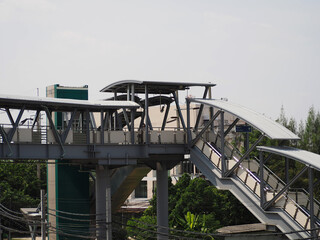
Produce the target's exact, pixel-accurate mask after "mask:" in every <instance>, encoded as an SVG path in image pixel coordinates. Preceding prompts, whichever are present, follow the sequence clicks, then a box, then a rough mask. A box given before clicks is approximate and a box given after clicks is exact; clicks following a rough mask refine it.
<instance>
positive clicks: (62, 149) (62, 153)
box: [42, 106, 65, 158]
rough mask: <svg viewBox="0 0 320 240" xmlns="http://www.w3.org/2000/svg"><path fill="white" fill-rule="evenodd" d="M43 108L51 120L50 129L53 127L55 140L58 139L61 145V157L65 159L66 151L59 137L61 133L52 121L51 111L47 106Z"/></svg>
mask: <svg viewBox="0 0 320 240" xmlns="http://www.w3.org/2000/svg"><path fill="white" fill-rule="evenodd" d="M42 107H43V109H44V110H45V112H46V114H47V118H48V120H49V124H50V127H51V129H52V131H53V136H54V138H55V139H56V141H57V142H58V143H59V145H60V147H61V156H60V157H61V158H63V157H64V155H65V150H64V147H63V143H62V141H61V138H60V135H59V133H58V131H57V129H56V127H55V125H54V123H53V121H52V118H51V114H50V111H49V109H48V108H47V107H46V106H42Z"/></svg>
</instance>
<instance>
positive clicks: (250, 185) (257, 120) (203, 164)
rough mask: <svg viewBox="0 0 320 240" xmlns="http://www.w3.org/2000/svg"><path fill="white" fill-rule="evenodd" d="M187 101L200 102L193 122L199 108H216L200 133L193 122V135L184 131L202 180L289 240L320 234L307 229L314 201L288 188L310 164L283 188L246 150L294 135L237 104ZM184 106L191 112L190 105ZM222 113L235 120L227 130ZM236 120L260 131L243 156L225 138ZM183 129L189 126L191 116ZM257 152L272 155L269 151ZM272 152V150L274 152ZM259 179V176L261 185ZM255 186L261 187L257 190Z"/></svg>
mask: <svg viewBox="0 0 320 240" xmlns="http://www.w3.org/2000/svg"><path fill="white" fill-rule="evenodd" d="M191 102H195V103H198V104H201V107H200V110H199V116H198V118H197V121H199V119H200V114H201V109H202V107H203V106H204V105H207V106H209V107H210V108H211V109H213V108H214V110H215V114H213V111H211V112H212V113H210V114H211V117H210V120H209V121H208V123H207V124H206V125H205V126H204V127H203V128H202V130H201V131H199V132H198V129H197V126H198V122H197V123H196V125H195V128H194V130H193V133H191V131H190V132H189V133H188V137H189V141H190V156H191V158H190V160H191V161H192V162H193V163H194V164H195V165H196V167H197V168H198V169H199V170H200V171H201V172H202V173H203V174H204V175H205V176H206V177H207V179H209V180H210V181H211V182H212V183H213V184H214V185H215V186H216V187H217V188H219V189H223V190H230V191H231V192H232V193H233V195H234V196H235V197H237V198H238V199H239V200H240V201H241V202H242V204H243V205H244V206H246V207H247V209H248V210H249V211H251V212H252V213H253V214H254V215H255V216H256V218H257V219H258V220H259V221H261V222H262V223H265V224H271V225H276V226H277V227H278V229H279V230H280V231H282V232H283V233H286V236H287V237H288V238H289V239H305V238H310V237H311V235H312V236H315V235H316V236H319V235H318V234H316V233H315V230H313V231H308V230H310V228H311V227H310V226H315V227H319V226H320V224H319V206H320V204H319V202H317V201H316V200H313V197H312V195H309V194H308V193H307V192H305V191H303V190H301V191H294V192H293V191H292V189H291V188H290V186H292V183H293V182H294V181H295V180H296V179H297V178H298V177H299V176H301V175H302V174H303V173H304V172H305V171H306V169H307V168H308V166H312V164H311V165H310V163H308V164H307V165H306V167H305V168H304V169H303V171H301V172H300V173H299V174H297V176H296V177H294V179H295V180H294V179H292V181H290V182H288V183H287V184H286V183H284V182H283V181H282V180H281V179H280V178H279V177H278V176H276V175H275V174H274V173H273V172H272V171H271V170H270V169H268V168H267V167H266V166H265V164H264V165H261V166H260V161H259V160H258V159H255V158H251V157H249V156H250V152H251V151H253V149H255V148H256V147H257V146H258V144H259V143H260V141H261V140H262V139H263V138H264V137H268V138H269V139H274V140H298V139H299V137H298V136H296V135H295V134H294V133H292V132H291V131H289V130H288V129H286V128H285V127H283V126H282V125H280V124H279V123H277V122H275V121H273V120H271V119H269V118H267V117H266V116H264V115H262V114H259V113H257V112H255V111H252V110H251V109H248V108H245V107H243V106H240V105H239V104H236V103H232V102H228V101H224V100H216V99H188V100H187V104H190V103H191ZM187 107H188V108H190V105H188V106H187ZM225 112H228V113H230V114H232V115H234V116H235V117H236V119H235V121H234V122H233V123H232V124H230V125H228V126H225V123H224V113H225ZM218 117H220V119H219V120H218V121H219V129H218V130H217V131H216V130H214V129H213V128H212V123H213V121H214V120H215V119H216V118H218ZM239 120H242V121H244V122H245V123H246V124H248V125H250V126H252V127H253V128H254V129H256V130H258V131H259V132H261V135H260V137H259V138H258V139H257V140H256V142H255V143H253V144H252V145H251V146H250V148H249V146H247V147H248V148H247V149H246V152H245V153H244V154H243V155H242V154H241V153H240V152H239V151H237V149H236V148H235V147H233V146H232V145H231V144H229V143H228V142H227V141H226V140H225V139H226V138H225V136H226V135H227V134H228V133H229V132H231V130H232V129H233V127H234V126H236V124H237V122H238V121H239ZM188 127H190V118H189V119H188ZM210 128H211V130H210ZM258 149H259V147H258ZM259 151H267V152H269V153H273V152H271V150H268V149H261V150H259ZM273 151H275V152H276V150H273ZM277 151H279V150H277ZM285 157H287V156H285ZM289 157H290V156H289ZM319 157H320V156H319ZM291 159H294V158H291ZM294 160H296V159H294ZM303 163H305V162H303ZM312 167H313V166H312ZM260 169H261V171H260ZM260 178H263V180H264V181H260ZM311 185H312V184H311ZM260 186H262V187H263V190H262V191H261V190H260ZM311 200H312V201H311ZM310 202H311V203H310ZM313 205H314V206H313ZM309 209H314V210H313V211H312V210H309ZM310 216H311V217H310ZM312 216H314V218H313V217H312ZM310 219H312V220H310ZM313 219H315V220H313ZM314 224H315V225H314Z"/></svg>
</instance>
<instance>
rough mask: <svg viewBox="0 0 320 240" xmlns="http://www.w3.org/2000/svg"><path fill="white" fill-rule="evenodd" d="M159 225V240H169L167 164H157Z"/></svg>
mask: <svg viewBox="0 0 320 240" xmlns="http://www.w3.org/2000/svg"><path fill="white" fill-rule="evenodd" d="M157 223H158V236H157V239H158V240H164V239H168V227H169V224H168V171H167V167H166V163H165V162H157Z"/></svg>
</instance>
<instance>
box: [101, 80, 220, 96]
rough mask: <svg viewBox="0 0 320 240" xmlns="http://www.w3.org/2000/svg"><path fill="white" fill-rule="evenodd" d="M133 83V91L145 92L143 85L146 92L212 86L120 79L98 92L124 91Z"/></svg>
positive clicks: (174, 90)
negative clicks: (146, 88) (146, 87)
mask: <svg viewBox="0 0 320 240" xmlns="http://www.w3.org/2000/svg"><path fill="white" fill-rule="evenodd" d="M132 84H133V85H134V90H135V93H145V86H146V85H147V86H148V92H149V93H151V94H160V93H161V94H171V93H174V92H176V91H178V90H186V89H189V87H214V86H216V84H213V83H201V82H174V81H141V80H122V81H118V82H114V83H112V84H110V85H108V86H106V87H105V88H103V89H102V90H101V91H100V92H117V93H126V92H127V90H128V85H129V86H130V85H132Z"/></svg>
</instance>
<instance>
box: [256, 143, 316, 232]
mask: <svg viewBox="0 0 320 240" xmlns="http://www.w3.org/2000/svg"><path fill="white" fill-rule="evenodd" d="M257 149H258V150H259V151H260V179H264V173H263V171H262V169H263V164H264V163H265V162H266V160H267V159H264V157H263V152H266V153H269V154H276V155H279V156H282V157H285V160H286V164H285V165H286V166H285V172H286V176H287V177H286V178H287V180H286V185H285V186H284V187H283V188H282V189H281V190H280V191H279V192H278V193H277V194H276V195H275V196H274V197H273V198H272V199H271V200H269V201H267V200H266V196H265V192H264V191H263V189H264V187H265V186H266V183H265V181H262V182H261V188H260V189H261V193H260V194H261V207H263V208H264V209H267V208H268V207H270V206H272V204H273V203H275V202H276V201H277V199H279V198H280V197H281V196H282V195H283V194H285V193H286V192H287V191H289V190H290V187H291V186H292V185H293V184H294V183H295V182H296V181H297V179H298V178H299V177H301V176H302V175H303V174H304V173H305V172H308V184H309V191H308V195H307V196H308V197H309V199H308V204H307V206H306V208H307V210H308V214H309V223H310V232H311V235H312V237H314V238H317V237H318V235H317V232H316V230H315V228H316V219H315V212H317V215H318V209H316V208H315V201H314V197H313V192H314V187H315V185H316V184H318V183H319V182H317V183H315V182H314V172H313V171H314V170H313V169H315V170H317V171H320V155H318V154H315V153H312V152H309V151H305V150H301V149H297V148H293V147H286V146H281V147H266V146H259V147H257ZM269 156H270V155H269ZM288 159H292V160H294V161H298V162H300V163H303V164H304V165H305V167H304V168H303V169H302V170H301V171H300V172H299V173H298V174H296V176H294V177H293V178H292V179H290V180H289V178H288V175H289V164H288Z"/></svg>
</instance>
